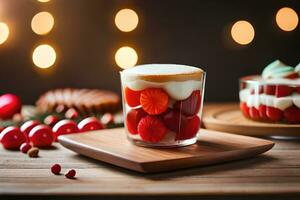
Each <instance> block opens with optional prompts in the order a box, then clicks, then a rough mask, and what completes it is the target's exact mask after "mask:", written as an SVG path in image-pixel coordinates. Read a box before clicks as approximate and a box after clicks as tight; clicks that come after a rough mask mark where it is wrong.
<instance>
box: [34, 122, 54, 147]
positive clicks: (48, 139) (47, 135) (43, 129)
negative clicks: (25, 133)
mask: <svg viewBox="0 0 300 200" xmlns="http://www.w3.org/2000/svg"><path fill="white" fill-rule="evenodd" d="M29 140H30V142H32V144H33V146H35V147H50V146H51V145H52V142H53V140H54V136H53V132H52V130H51V128H50V127H49V126H47V125H38V126H36V127H34V128H33V129H32V130H31V131H30V133H29Z"/></svg>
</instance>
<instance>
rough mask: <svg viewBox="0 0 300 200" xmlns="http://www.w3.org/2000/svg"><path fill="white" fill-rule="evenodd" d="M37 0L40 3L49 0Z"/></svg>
mask: <svg viewBox="0 0 300 200" xmlns="http://www.w3.org/2000/svg"><path fill="white" fill-rule="evenodd" d="M37 1H39V2H42V3H46V2H49V1H50V0H37Z"/></svg>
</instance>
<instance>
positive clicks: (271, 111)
mask: <svg viewBox="0 0 300 200" xmlns="http://www.w3.org/2000/svg"><path fill="white" fill-rule="evenodd" d="M266 113H267V116H268V118H269V119H270V120H271V121H274V122H279V121H280V120H281V119H282V117H283V112H282V111H281V110H279V109H278V108H274V107H269V106H267V109H266Z"/></svg>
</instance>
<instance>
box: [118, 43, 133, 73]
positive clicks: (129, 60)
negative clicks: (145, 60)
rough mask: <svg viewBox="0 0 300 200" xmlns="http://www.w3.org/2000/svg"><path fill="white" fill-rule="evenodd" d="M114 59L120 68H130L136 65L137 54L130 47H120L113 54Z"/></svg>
mask: <svg viewBox="0 0 300 200" xmlns="http://www.w3.org/2000/svg"><path fill="white" fill-rule="evenodd" d="M115 61H116V63H117V65H118V66H119V67H121V68H122V69H126V68H130V67H133V66H135V65H136V63H137V61H138V55H137V53H136V51H135V50H134V49H133V48H131V47H128V46H125V47H121V48H120V49H118V51H117V52H116V54H115Z"/></svg>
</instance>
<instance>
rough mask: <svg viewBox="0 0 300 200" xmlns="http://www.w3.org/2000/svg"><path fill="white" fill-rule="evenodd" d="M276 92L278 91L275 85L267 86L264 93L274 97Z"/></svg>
mask: <svg viewBox="0 0 300 200" xmlns="http://www.w3.org/2000/svg"><path fill="white" fill-rule="evenodd" d="M275 90H276V86H275V85H265V86H264V92H265V94H268V95H274V94H275Z"/></svg>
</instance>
